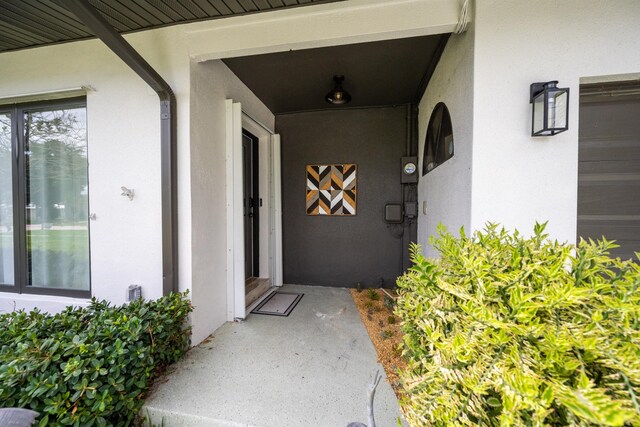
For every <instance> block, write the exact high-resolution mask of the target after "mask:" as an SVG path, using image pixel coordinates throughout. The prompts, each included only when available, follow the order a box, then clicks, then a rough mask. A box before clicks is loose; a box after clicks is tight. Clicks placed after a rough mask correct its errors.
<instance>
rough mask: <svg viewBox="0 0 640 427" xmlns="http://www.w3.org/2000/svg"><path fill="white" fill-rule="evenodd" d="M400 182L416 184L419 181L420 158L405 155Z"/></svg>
mask: <svg viewBox="0 0 640 427" xmlns="http://www.w3.org/2000/svg"><path fill="white" fill-rule="evenodd" d="M401 160H402V162H401V163H402V170H401V172H400V176H401V177H402V178H401V179H400V182H402V183H403V184H415V183H417V182H418V158H417V157H403V158H402V159H401Z"/></svg>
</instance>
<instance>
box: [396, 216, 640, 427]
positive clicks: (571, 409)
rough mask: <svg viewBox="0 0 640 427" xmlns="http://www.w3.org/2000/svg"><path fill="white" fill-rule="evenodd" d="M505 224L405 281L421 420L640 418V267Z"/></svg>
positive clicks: (416, 254) (612, 422)
mask: <svg viewBox="0 0 640 427" xmlns="http://www.w3.org/2000/svg"><path fill="white" fill-rule="evenodd" d="M544 228H545V226H544V225H539V224H536V227H535V229H534V235H533V236H532V237H531V238H524V237H523V236H521V235H519V234H518V233H517V232H515V233H509V232H507V231H505V230H504V229H500V228H499V227H498V226H496V225H491V224H490V225H488V226H487V228H486V230H485V231H483V232H476V233H474V234H473V235H472V236H470V237H469V236H466V235H465V234H464V232H461V237H460V238H456V237H454V236H452V235H451V234H449V233H448V232H446V231H445V230H444V229H441V230H440V236H439V237H438V238H437V239H435V240H432V243H433V244H434V246H435V248H436V249H437V250H438V251H439V253H440V255H441V258H440V259H439V260H428V259H425V258H424V257H423V256H422V255H421V254H420V250H419V248H418V247H414V248H413V262H414V266H413V268H412V269H411V270H410V271H409V272H408V273H407V274H405V275H404V276H403V277H401V278H400V279H399V280H398V286H399V298H398V301H397V306H396V314H397V315H398V316H399V317H400V318H401V319H402V320H403V327H404V332H405V336H404V343H405V350H404V354H405V355H406V356H407V357H408V359H409V367H408V368H407V370H406V371H405V372H403V373H402V380H403V384H404V389H405V392H406V396H407V397H406V399H405V400H404V402H403V411H404V413H405V415H406V417H407V419H408V421H409V422H410V423H411V424H412V425H414V426H422V425H425V426H427V425H429V426H462V425H464V426H476V425H479V426H593V425H609V426H622V425H629V426H631V425H633V426H640V266H639V265H638V264H636V263H634V262H632V261H621V260H619V259H612V258H611V257H609V255H608V253H609V250H610V249H611V248H613V247H614V246H615V245H613V244H612V243H611V242H607V241H602V242H595V243H594V242H584V241H583V242H581V243H580V244H579V245H578V247H575V246H573V245H570V244H560V243H558V242H552V241H550V240H548V237H547V235H546V234H544Z"/></svg>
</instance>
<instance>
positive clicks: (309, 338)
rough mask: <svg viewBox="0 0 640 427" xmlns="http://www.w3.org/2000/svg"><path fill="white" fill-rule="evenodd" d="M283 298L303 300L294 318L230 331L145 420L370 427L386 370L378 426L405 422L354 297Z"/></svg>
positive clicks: (185, 370) (307, 294)
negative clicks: (359, 426)
mask: <svg viewBox="0 0 640 427" xmlns="http://www.w3.org/2000/svg"><path fill="white" fill-rule="evenodd" d="M283 291H286V292H301V293H304V297H303V298H302V300H301V301H300V303H299V304H298V305H297V306H296V308H295V310H293V312H292V313H291V314H290V316H289V317H277V316H263V315H251V316H250V317H249V318H248V319H247V320H246V321H244V322H240V323H237V322H235V323H227V324H225V325H224V326H223V327H222V328H220V329H218V330H217V331H216V333H215V334H213V335H212V336H211V337H210V338H209V339H207V340H205V341H204V342H203V343H202V344H200V345H199V346H197V347H195V348H193V349H192V350H191V351H189V353H187V356H186V357H185V358H184V359H183V360H182V361H180V362H179V363H178V364H176V365H174V366H173V367H172V368H171V371H170V372H169V374H168V375H167V376H166V378H165V380H164V381H159V382H158V383H157V384H156V388H155V390H154V391H153V392H152V393H151V395H150V396H149V398H148V399H147V402H146V404H145V407H144V409H143V411H142V415H143V416H147V415H148V416H149V417H150V419H151V421H152V422H153V423H154V424H153V425H167V426H202V427H205V426H206V427H212V426H241V425H242V426H261V427H267V426H273V427H287V426H291V427H299V426H335V427H345V426H346V425H347V424H348V423H349V422H355V421H359V422H363V423H366V422H367V410H366V407H367V406H366V405H367V386H368V384H369V383H370V382H371V378H372V377H373V375H374V373H375V372H376V371H378V372H380V374H381V375H383V379H382V381H381V382H380V384H379V386H378V388H377V391H376V395H375V401H374V414H375V417H376V422H377V425H379V426H394V425H396V419H397V418H398V416H400V411H399V407H398V402H397V400H396V396H395V395H394V393H393V390H392V388H391V385H390V384H389V383H388V382H387V381H386V379H385V378H384V369H383V368H382V366H381V365H380V364H379V363H378V362H377V361H376V353H375V350H374V348H373V345H372V344H371V341H370V339H369V336H368V335H367V331H366V330H365V328H364V326H363V324H362V322H361V321H360V318H359V314H358V312H357V310H356V307H355V305H354V303H353V300H352V298H351V296H350V295H349V292H348V290H346V289H337V288H328V287H317V286H316V287H314V286H293V285H285V286H284V287H283ZM163 422H164V424H161V423H163Z"/></svg>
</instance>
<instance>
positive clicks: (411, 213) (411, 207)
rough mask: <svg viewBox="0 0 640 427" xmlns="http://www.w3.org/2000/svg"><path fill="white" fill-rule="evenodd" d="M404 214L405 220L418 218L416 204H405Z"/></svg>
mask: <svg viewBox="0 0 640 427" xmlns="http://www.w3.org/2000/svg"><path fill="white" fill-rule="evenodd" d="M404 214H405V216H406V217H407V218H415V217H417V216H418V204H417V203H416V202H406V203H405V204H404Z"/></svg>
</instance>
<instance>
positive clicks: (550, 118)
mask: <svg viewBox="0 0 640 427" xmlns="http://www.w3.org/2000/svg"><path fill="white" fill-rule="evenodd" d="M557 85H558V81H557V80H553V81H550V82H545V83H533V84H531V89H530V98H529V102H530V103H531V104H532V108H531V111H532V116H531V136H551V135H556V134H559V133H560V132H564V131H565V130H567V129H569V88H559V87H557Z"/></svg>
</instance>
